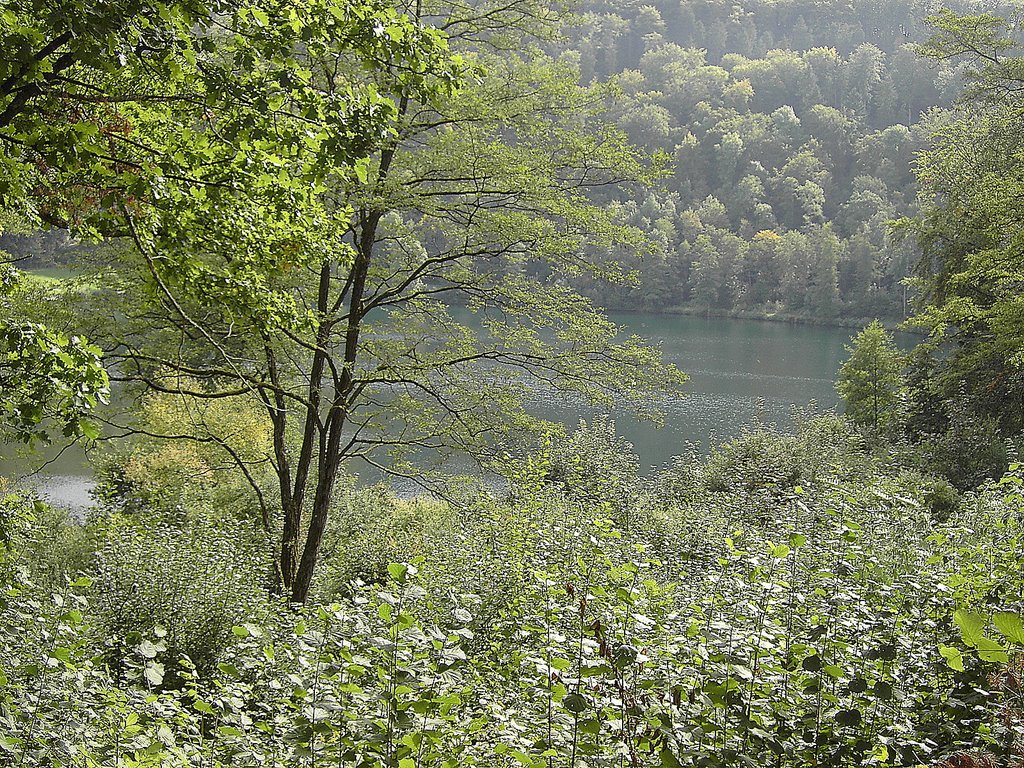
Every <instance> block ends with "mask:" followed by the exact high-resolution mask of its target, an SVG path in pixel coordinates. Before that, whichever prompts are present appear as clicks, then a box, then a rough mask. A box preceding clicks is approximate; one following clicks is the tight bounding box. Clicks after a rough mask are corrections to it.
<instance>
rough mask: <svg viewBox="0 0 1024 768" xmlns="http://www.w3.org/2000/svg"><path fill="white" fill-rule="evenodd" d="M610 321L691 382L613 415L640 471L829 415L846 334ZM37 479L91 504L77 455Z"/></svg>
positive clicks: (573, 417) (569, 408)
mask: <svg viewBox="0 0 1024 768" xmlns="http://www.w3.org/2000/svg"><path fill="white" fill-rule="evenodd" d="M612 319H613V320H614V321H615V322H616V323H618V324H619V325H621V326H622V328H623V330H624V332H625V333H630V334H632V333H635V334H637V335H639V336H641V337H643V338H645V339H646V340H648V341H649V342H651V343H654V344H658V345H660V346H661V349H662V353H663V356H664V359H665V361H666V362H669V363H673V364H675V365H677V366H678V367H679V368H681V369H682V370H683V371H685V372H686V373H687V374H688V375H689V376H690V380H689V382H687V384H686V385H685V386H684V387H683V391H682V392H681V393H680V395H679V396H676V397H670V398H667V399H665V400H663V401H662V402H661V403H659V406H660V410H661V411H662V412H663V413H664V415H665V424H664V426H662V427H660V428H658V427H656V426H655V425H653V424H651V423H649V422H639V421H637V419H636V418H635V417H633V416H632V415H630V414H629V413H628V412H627V411H624V410H622V411H617V412H613V413H611V414H610V415H611V416H612V418H613V419H614V420H615V423H616V427H617V429H618V431H619V433H620V434H622V435H623V436H624V437H625V438H626V439H628V440H629V441H630V442H631V443H633V446H634V449H635V450H636V452H637V454H638V455H639V457H640V460H641V463H642V465H643V467H644V469H645V471H650V470H651V469H654V468H657V467H660V466H664V465H665V464H667V463H668V462H670V461H671V459H672V457H674V456H677V455H680V454H683V453H686V452H688V444H696V445H697V447H698V450H702V451H706V450H707V448H708V447H709V446H710V445H713V444H714V443H715V442H718V441H721V440H725V439H728V438H730V437H734V436H736V435H738V434H739V433H740V432H741V431H742V429H743V428H744V426H747V425H750V424H752V423H754V421H755V419H757V420H760V421H761V422H763V423H770V422H776V423H778V424H779V426H780V427H782V428H786V427H787V426H789V425H790V424H791V414H792V409H793V407H794V406H799V407H804V406H807V405H808V404H809V403H811V402H814V403H816V406H817V408H818V409H819V410H831V409H834V408H835V406H836V401H837V398H836V394H835V390H834V389H833V381H834V378H835V372H836V371H837V370H838V368H839V366H840V364H841V363H842V361H843V360H844V359H845V357H846V352H845V349H844V345H846V344H847V343H849V340H850V337H851V335H852V332H851V331H850V330H849V329H845V328H828V327H819V326H808V325H790V324H785V323H769V322H759V321H752V320H730V319H722V318H714V319H704V318H693V317H681V316H673V315H633V314H620V315H614V316H613V318H612ZM531 410H533V411H534V412H535V413H536V414H537V415H538V416H542V417H545V418H549V419H552V420H557V421H560V422H562V423H564V424H566V425H567V426H570V427H571V426H573V425H575V424H576V423H577V422H578V420H579V419H580V418H585V419H590V418H593V417H594V416H595V415H597V413H598V411H595V410H594V409H592V408H589V407H587V406H586V405H585V404H580V403H566V402H564V401H560V400H558V399H556V398H555V397H554V396H547V397H543V396H538V399H537V400H536V401H535V402H534V403H533V404H532V405H531ZM40 463H41V460H39V459H38V458H37V459H35V460H33V459H31V458H30V457H26V456H17V455H14V454H13V453H11V452H8V454H7V455H6V456H4V457H0V475H5V476H8V477H22V476H24V475H26V474H28V473H30V472H32V471H33V470H34V469H35V468H37V467H38V466H39V464H40ZM36 480H37V483H38V485H39V487H40V490H42V491H43V492H44V493H46V494H47V495H49V496H50V498H51V499H52V500H53V501H55V502H60V503H64V504H67V505H69V506H73V507H79V508H80V507H82V506H84V505H87V504H88V502H89V498H88V490H89V488H90V487H91V478H90V476H89V469H88V464H87V461H86V460H85V458H84V457H83V455H82V453H81V452H80V451H71V452H68V453H66V454H65V455H63V456H61V457H59V458H57V459H55V460H53V461H52V463H50V464H49V465H48V466H47V467H46V468H45V470H44V471H43V473H42V474H41V475H40V476H39V477H38V478H37V479H36Z"/></svg>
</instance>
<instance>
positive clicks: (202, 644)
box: [96, 520, 270, 670]
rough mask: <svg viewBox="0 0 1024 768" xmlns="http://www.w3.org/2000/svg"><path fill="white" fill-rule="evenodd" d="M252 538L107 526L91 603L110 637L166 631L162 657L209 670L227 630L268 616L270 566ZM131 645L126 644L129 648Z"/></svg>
mask: <svg viewBox="0 0 1024 768" xmlns="http://www.w3.org/2000/svg"><path fill="white" fill-rule="evenodd" d="M262 544H263V543H262V542H261V540H260V538H259V537H258V536H257V535H254V534H252V533H248V532H245V531H240V530H238V529H235V530H228V529H225V528H224V527H222V526H220V525H217V524H214V523H210V522H205V521H201V520H196V521H191V522H189V523H187V524H185V525H183V526H171V525H168V524H166V523H156V524H151V525H142V524H140V523H139V522H138V521H130V520H129V521H125V520H113V521H111V522H110V523H109V524H108V529H107V531H106V534H105V540H104V541H103V543H102V544H101V546H100V547H99V549H98V551H97V556H96V558H97V562H96V571H97V583H96V591H97V602H98V604H99V606H101V608H102V615H103V621H104V623H105V624H106V626H107V628H108V631H109V632H110V634H111V635H112V636H113V637H114V638H130V637H134V636H149V635H150V634H151V633H152V632H153V630H154V627H162V628H164V630H166V637H165V643H166V646H167V655H168V656H169V657H170V658H172V659H175V660H176V659H178V658H179V657H182V656H184V657H188V658H189V659H190V660H191V661H192V663H193V664H195V665H196V666H197V667H199V668H200V669H204V670H208V669H210V668H211V667H212V665H213V664H214V663H215V662H216V661H217V659H218V658H219V656H220V655H221V654H222V653H223V652H224V650H225V648H226V647H227V646H228V644H229V643H230V640H231V637H232V635H231V627H232V626H234V625H235V624H238V623H240V622H242V621H244V620H246V619H252V618H258V617H259V616H260V615H261V614H262V613H263V611H264V610H265V609H266V605H267V603H266V601H267V598H266V594H267V593H266V588H267V584H268V582H269V579H270V563H269V560H268V557H267V555H266V548H265V547H264V546H262ZM129 642H130V641H129Z"/></svg>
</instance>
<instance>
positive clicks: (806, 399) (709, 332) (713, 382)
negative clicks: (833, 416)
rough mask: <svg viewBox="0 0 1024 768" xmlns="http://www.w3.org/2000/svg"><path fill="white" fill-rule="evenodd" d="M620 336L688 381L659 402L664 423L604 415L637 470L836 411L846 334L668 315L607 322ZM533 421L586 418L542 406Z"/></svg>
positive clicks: (621, 414) (587, 411) (581, 413)
mask: <svg viewBox="0 0 1024 768" xmlns="http://www.w3.org/2000/svg"><path fill="white" fill-rule="evenodd" d="M612 319H613V320H614V321H615V322H616V323H618V324H619V325H620V326H622V327H623V329H624V330H625V331H626V332H627V333H635V334H637V335H639V336H641V337H643V338H644V339H646V340H647V341H649V342H651V343H654V344H658V345H660V347H661V350H662V355H663V357H664V360H665V361H666V362H668V363H673V364H675V365H676V366H678V367H679V368H680V369H682V370H683V371H685V372H686V373H687V374H688V375H689V377H690V380H689V381H688V382H687V383H686V384H685V385H684V387H683V391H682V394H681V395H680V396H678V397H671V398H668V399H666V400H664V401H662V402H661V403H660V404H659V405H660V410H661V411H662V412H663V413H664V415H665V424H664V426H662V427H660V428H659V427H656V426H655V425H653V424H651V423H641V422H638V421H637V420H636V419H635V418H634V417H632V416H631V415H630V414H629V413H627V412H626V411H620V412H618V413H612V414H610V415H611V416H612V417H613V418H614V419H615V424H616V427H617V430H618V432H619V433H620V434H622V435H623V436H624V437H626V438H627V439H628V440H629V441H630V442H632V443H633V446H634V449H635V450H636V452H637V454H638V455H639V457H640V459H641V462H642V464H643V466H644V468H645V470H648V471H649V470H650V469H652V468H656V467H659V466H663V465H665V464H667V463H668V462H670V461H671V459H672V458H673V457H674V456H677V455H680V454H682V453H685V452H686V451H687V444H688V443H691V444H696V445H697V446H698V448H699V449H700V450H701V451H702V452H703V451H706V450H707V449H708V448H709V447H710V446H711V445H714V444H715V443H717V442H720V441H722V440H726V439H728V438H731V437H735V436H737V435H738V434H740V432H741V431H742V430H743V428H744V427H745V426H748V425H751V424H753V423H754V422H755V420H759V421H760V422H762V423H772V422H775V423H777V424H778V425H779V426H780V427H782V428H788V427H789V426H791V425H792V413H793V409H794V407H800V408H803V407H806V406H808V405H809V404H811V403H813V404H814V405H815V407H816V408H817V409H818V410H833V409H835V407H836V405H837V400H838V399H837V396H836V393H835V389H834V381H835V374H836V371H837V370H838V369H839V366H840V365H841V364H842V362H843V360H845V359H846V355H847V353H846V350H845V345H847V344H848V343H849V341H850V338H851V336H852V335H853V333H854V331H851V330H850V329H847V328H832V327H822V326H811V325H796V324H787V323H773V322H762V321H754V320H733V319H727V318H709V319H705V318H699V317H682V316H675V315H625V314H622V315H613V317H612ZM539 410H540V415H544V416H551V417H557V418H558V419H559V420H560V421H563V422H565V423H567V424H572V423H573V422H575V421H576V420H577V419H578V418H580V417H583V418H587V417H589V416H592V415H594V411H592V410H591V409H587V408H582V409H580V408H578V407H577V409H576V412H568V410H567V409H566V408H565V407H564V406H562V405H560V404H555V403H552V404H549V405H547V406H546V407H543V408H541V409H539Z"/></svg>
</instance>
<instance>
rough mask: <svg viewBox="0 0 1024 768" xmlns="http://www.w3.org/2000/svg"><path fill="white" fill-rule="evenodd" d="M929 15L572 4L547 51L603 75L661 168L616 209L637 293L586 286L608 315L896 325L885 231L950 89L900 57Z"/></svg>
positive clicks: (891, 8)
mask: <svg viewBox="0 0 1024 768" xmlns="http://www.w3.org/2000/svg"><path fill="white" fill-rule="evenodd" d="M932 5H934V4H932ZM945 5H946V6H948V7H955V8H959V9H960V10H963V11H969V10H972V9H976V8H977V7H978V6H979V4H977V3H973V2H964V3H960V4H956V3H953V4H945ZM991 5H992V4H986V9H989V8H990V6H991ZM1010 7H1011V6H1010V5H1006V6H1005V7H1004V8H1003V10H1004V11H1008V10H1009V9H1010ZM931 10H934V9H931V8H930V7H929V4H928V3H923V2H902V1H900V2H893V3H881V2H873V1H872V0H854V1H853V2H845V3H820V2H736V3H719V2H681V3H652V4H640V3H635V4H630V5H620V4H614V5H604V4H601V3H585V4H584V5H583V7H582V8H581V9H580V15H579V18H578V20H577V22H576V23H575V24H574V25H573V26H572V27H570V29H569V30H568V31H567V32H566V39H565V40H564V41H563V42H562V43H561V44H558V45H554V46H550V47H551V49H552V50H554V51H556V52H557V53H558V54H560V55H562V56H564V57H566V58H568V59H569V60H571V61H574V62H576V63H577V65H578V66H579V69H580V74H581V77H582V78H583V80H584V81H587V80H591V79H596V80H611V81H613V82H615V83H616V84H617V85H618V86H619V87H620V88H621V89H622V93H623V100H622V102H621V103H620V104H618V105H617V106H616V112H617V114H618V115H619V117H618V119H619V122H620V124H621V125H622V126H623V127H624V128H625V129H626V131H627V133H628V134H629V136H630V138H631V139H632V140H633V141H635V142H637V143H639V144H641V145H643V146H646V147H649V148H651V149H656V150H659V151H661V152H664V153H665V155H666V156H667V158H668V159H669V160H670V164H669V166H668V167H669V175H668V177H667V178H665V179H664V180H663V182H662V185H661V186H660V187H659V188H657V189H652V190H648V191H644V192H642V193H640V194H639V195H638V196H636V197H635V198H634V199H629V200H619V201H617V204H618V205H620V206H621V215H622V216H623V217H624V218H625V219H626V220H627V221H629V222H630V223H631V224H634V225H636V226H638V227H640V228H641V229H643V230H644V231H645V232H647V233H648V234H649V235H650V237H651V239H652V240H653V241H654V245H655V251H654V253H653V254H651V255H648V256H645V257H642V258H641V257H640V256H639V254H629V255H627V260H628V261H631V264H632V266H633V268H634V269H635V270H636V273H637V275H638V283H637V284H636V286H635V287H632V288H616V287H608V286H600V287H598V286H584V288H585V290H586V291H587V292H588V293H589V294H591V295H592V296H594V297H595V298H597V299H598V300H599V301H600V302H601V303H603V304H605V305H607V306H610V307H616V308H636V309H644V310H651V309H664V308H666V307H682V306H685V307H688V308H689V309H691V310H694V311H702V310H703V311H712V312H716V313H750V314H753V315H755V316H761V315H772V314H777V313H781V314H782V315H787V314H788V315H798V316H804V317H811V318H815V319H817V320H818V321H822V320H827V319H829V318H831V319H833V320H842V319H844V318H845V319H847V320H849V319H852V318H864V317H867V318H869V317H873V316H876V315H881V316H886V317H890V318H902V317H904V316H905V315H906V312H907V306H908V304H907V299H908V297H909V298H912V297H913V292H912V291H908V289H907V287H906V286H905V285H903V282H902V281H903V280H904V278H906V277H907V276H908V274H909V273H910V269H911V267H912V265H913V263H914V260H915V250H914V245H913V244H912V243H907V242H902V241H899V240H896V239H894V238H893V237H892V236H891V235H890V234H889V230H888V223H889V222H890V221H892V220H893V219H897V218H899V217H901V216H904V215H906V214H908V213H911V212H912V211H914V210H915V198H916V194H917V186H916V182H915V178H914V174H913V169H912V165H913V158H914V153H915V152H916V151H918V150H920V149H922V148H923V147H924V146H925V143H926V141H927V138H928V135H929V134H930V132H931V131H933V130H935V129H936V128H937V127H938V126H939V125H941V124H942V123H943V122H944V120H946V118H945V117H944V116H943V112H942V109H943V108H949V107H950V106H951V104H952V103H953V101H954V100H955V98H956V96H957V94H958V93H959V90H960V87H961V82H962V77H961V70H960V65H959V64H958V63H957V62H955V61H948V62H947V61H936V60H929V59H924V58H922V57H920V56H918V55H917V54H916V53H915V50H914V45H915V44H916V43H920V42H922V41H923V40H924V39H925V38H926V37H927V36H928V34H929V33H928V29H927V26H926V25H925V23H924V18H925V17H926V15H927V14H928V13H929V12H931ZM991 10H993V11H994V12H996V13H998V12H999V10H1000V9H999V8H991Z"/></svg>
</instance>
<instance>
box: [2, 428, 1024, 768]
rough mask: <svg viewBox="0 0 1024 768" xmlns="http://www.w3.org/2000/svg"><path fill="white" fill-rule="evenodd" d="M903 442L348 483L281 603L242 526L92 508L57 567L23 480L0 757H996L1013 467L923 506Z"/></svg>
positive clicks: (6, 526)
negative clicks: (419, 494) (653, 468)
mask: <svg viewBox="0 0 1024 768" xmlns="http://www.w3.org/2000/svg"><path fill="white" fill-rule="evenodd" d="M766 448H770V450H765V449H766ZM573 456H576V459H573V458H572V457H573ZM890 459H891V457H886V456H881V455H876V456H872V455H870V454H869V453H867V452H866V451H865V449H864V446H863V445H862V443H861V442H859V441H858V439H857V437H856V435H855V434H854V433H852V432H851V431H850V430H849V429H848V428H847V427H845V426H844V425H843V423H842V422H841V421H839V420H835V419H831V418H819V419H817V420H813V421H811V422H810V423H808V424H807V425H806V426H805V427H804V429H803V430H802V431H801V432H800V433H799V434H798V435H797V436H796V437H793V438H786V439H779V436H777V435H774V436H773V435H771V433H770V431H768V430H766V429H762V430H757V431H753V432H751V433H749V434H747V435H746V436H744V437H742V438H740V439H739V440H737V441H735V442H734V443H731V444H729V445H726V446H723V447H722V448H720V449H718V450H717V451H715V452H714V453H712V455H711V456H710V457H709V458H708V459H707V460H705V461H703V462H690V463H688V464H680V465H678V466H676V467H673V468H671V469H668V470H666V471H665V472H664V473H663V474H662V476H661V477H659V478H655V479H654V480H644V481H641V480H640V479H639V478H638V477H637V476H636V474H635V471H634V470H633V467H634V466H635V463H634V460H633V458H632V457H631V456H630V454H629V446H628V445H626V444H623V443H622V442H621V440H618V439H617V438H615V435H614V430H613V429H612V428H610V426H609V425H608V424H606V423H597V424H595V425H586V424H581V427H580V430H579V431H578V432H577V433H576V434H575V435H574V436H571V437H569V438H564V439H562V440H557V439H555V440H553V441H552V442H551V443H550V444H548V445H547V447H546V448H544V449H543V450H541V451H540V452H538V453H537V454H535V455H533V456H531V457H530V458H529V459H528V460H527V461H524V462H522V463H520V464H519V465H518V466H517V467H515V468H513V469H512V470H510V472H509V486H508V487H507V488H505V489H502V490H500V491H499V490H491V491H480V492H478V493H476V494H475V495H473V496H472V497H467V498H465V499H462V500H461V501H458V502H456V501H448V502H441V501H430V500H414V501H407V500H399V499H395V498H393V497H391V496H390V495H389V494H387V493H386V492H384V491H382V490H381V489H379V488H376V489H365V490H356V489H350V490H348V491H346V492H345V493H344V494H341V497H340V499H339V510H340V511H341V512H343V513H344V514H342V515H341V516H340V517H341V519H343V520H344V521H345V522H344V523H343V524H341V525H339V526H338V527H337V528H336V529H335V530H333V531H332V532H331V533H330V536H329V540H330V541H332V545H331V547H330V548H329V550H330V555H329V557H328V558H327V559H326V561H325V563H324V566H323V567H322V568H321V571H320V574H319V577H318V584H317V588H316V594H317V595H318V596H319V602H317V603H316V604H314V605H312V606H311V607H308V608H303V609H298V608H294V607H288V606H285V605H279V604H275V603H273V602H271V600H270V599H269V598H267V597H266V594H267V593H266V591H265V590H264V588H263V587H264V586H265V584H264V582H265V580H266V579H267V578H269V575H270V571H271V564H270V562H269V560H268V559H267V558H266V552H267V549H266V547H265V546H263V547H262V548H261V542H260V540H259V537H258V536H255V535H253V534H252V533H251V532H249V530H248V529H247V528H245V526H244V525H242V524H240V523H239V522H238V520H237V519H236V518H235V517H234V516H228V517H227V518H226V519H222V520H219V521H218V520H216V519H213V520H211V519H206V518H196V517H190V516H188V515H180V516H179V517H178V518H177V519H164V520H162V521H159V522H155V521H154V520H153V519H148V520H145V519H143V518H142V517H140V516H139V515H140V514H141V513H139V512H138V510H135V511H134V512H132V513H128V512H125V511H124V510H123V509H122V510H119V511H118V510H112V509H108V510H106V511H104V510H102V509H101V510H99V511H97V512H96V513H95V514H94V516H93V518H92V519H91V520H90V521H89V522H88V523H87V524H86V525H85V526H84V527H83V528H78V529H76V531H77V532H76V533H74V534H71V533H67V532H65V533H63V534H61V535H62V536H64V538H63V539H60V540H61V541H66V542H68V548H69V549H68V551H71V552H75V553H77V554H76V555H75V557H73V558H70V559H64V560H62V554H61V552H60V551H58V550H59V548H56V547H50V548H46V547H39V546H37V543H38V542H39V541H40V539H41V537H42V535H43V532H44V531H45V532H48V534H52V533H53V532H54V529H55V527H56V528H59V525H57V523H55V522H54V517H53V516H52V515H51V514H50V513H48V512H47V511H46V508H45V507H44V506H43V505H40V504H35V505H33V504H32V503H30V502H27V501H25V500H23V499H20V498H19V497H17V496H14V495H9V496H7V497H6V498H5V499H4V500H3V504H2V508H3V516H2V518H0V520H2V526H3V538H2V539H0V541H3V542H4V544H3V559H2V561H0V562H2V566H3V567H2V570H0V573H2V574H3V593H2V597H0V635H2V636H3V637H4V638H5V639H6V643H5V645H4V646H3V647H2V648H0V761H2V762H3V764H5V765H17V766H29V765H33V766H34V765H54V766H83V767H84V766H90V767H92V766H196V765H203V766H215V765H224V766H228V765H230V766H281V767H282V768H283V767H284V766H289V768H291V767H292V766H314V765H339V766H344V765H352V766H395V767H396V768H413V767H414V766H464V765H466V766H468V765H487V766H510V767H515V766H531V767H533V766H535V767H536V768H542V767H543V768H548V767H552V768H553V767H554V766H580V767H581V768H582V766H619V767H624V766H630V767H633V766H678V765H696V766H732V765H736V766H742V765H749V766H815V765H829V766H844V765H848V766H863V765H893V766H896V765H906V766H917V765H939V764H940V763H942V762H943V761H948V762H947V764H948V765H985V764H988V763H985V762H983V761H984V760H990V761H991V760H995V759H996V758H997V757H1003V758H1005V757H1008V756H1010V755H1011V754H1013V753H1014V751H1015V750H1016V749H1017V748H1018V746H1017V745H1018V743H1019V741H1018V736H1017V733H1016V731H1017V730H1018V729H1019V727H1020V725H1021V712H1020V707H1019V701H1018V700H1019V699H1020V693H1019V690H1020V689H1019V686H1018V687H1015V686H1016V683H1015V682H1014V681H1016V680H1019V678H1020V667H1019V663H1018V662H1017V661H1015V660H1013V661H1011V658H1012V655H1013V654H1014V653H1015V651H1016V650H1018V649H1020V648H1021V647H1022V645H1024V629H1022V628H1021V623H1020V619H1019V612H1020V610H1021V609H1022V608H1024V606H1022V605H1021V599H1020V595H1021V579H1022V575H1021V568H1020V556H1019V552H1020V539H1021V536H1022V520H1021V513H1022V511H1024V509H1022V497H1021V493H1020V489H1021V485H1022V476H1021V474H1020V472H1019V471H1016V470H1015V471H1013V472H1011V473H1010V474H1009V475H1007V476H1006V477H1005V478H1004V479H1003V480H1002V481H1001V482H998V483H995V484H990V485H989V486H986V487H983V488H981V489H980V490H978V491H977V492H974V493H969V494H964V495H963V496H956V498H955V499H954V500H953V501H952V502H950V500H949V499H948V498H947V499H946V502H948V503H946V504H945V505H943V506H941V514H937V513H936V510H935V502H934V498H933V497H934V496H935V494H936V493H937V491H936V488H937V486H936V483H935V481H934V480H932V479H931V478H928V477H925V476H922V475H919V474H917V473H915V472H913V471H910V470H904V469H900V468H899V467H898V466H897V464H896V463H894V462H893V461H891V460H890ZM584 468H585V471H584ZM939 495H940V496H942V493H941V492H940V493H939ZM946 495H947V496H948V493H947V494H946ZM943 498H945V497H943ZM264 544H265V543H264ZM85 551H87V552H90V553H91V554H89V555H88V556H87V555H84V554H83V552H85ZM58 561H61V562H63V563H64V569H63V571H62V572H61V575H60V578H57V576H55V573H58V572H60V569H59V568H58V566H57V565H56V564H55V563H57V562H58ZM971 760H973V761H975V762H973V763H972V762H964V761H971ZM957 761H959V762H957ZM979 761H982V762H979ZM991 764H995V763H991Z"/></svg>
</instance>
